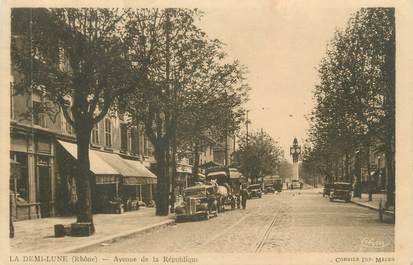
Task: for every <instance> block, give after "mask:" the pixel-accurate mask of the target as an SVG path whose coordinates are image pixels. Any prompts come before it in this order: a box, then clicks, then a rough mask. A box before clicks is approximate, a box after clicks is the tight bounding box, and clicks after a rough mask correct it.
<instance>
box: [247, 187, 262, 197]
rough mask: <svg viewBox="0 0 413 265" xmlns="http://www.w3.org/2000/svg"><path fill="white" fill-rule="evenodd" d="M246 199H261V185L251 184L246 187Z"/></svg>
mask: <svg viewBox="0 0 413 265" xmlns="http://www.w3.org/2000/svg"><path fill="white" fill-rule="evenodd" d="M247 189H248V199H251V198H253V197H257V198H261V197H262V189H261V184H252V185H249V186H248V188H247Z"/></svg>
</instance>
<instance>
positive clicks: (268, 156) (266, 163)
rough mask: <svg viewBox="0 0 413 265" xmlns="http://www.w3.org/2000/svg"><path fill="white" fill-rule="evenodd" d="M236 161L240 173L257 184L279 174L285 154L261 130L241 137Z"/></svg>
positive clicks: (235, 154) (235, 155)
mask: <svg viewBox="0 0 413 265" xmlns="http://www.w3.org/2000/svg"><path fill="white" fill-rule="evenodd" d="M234 161H235V163H236V164H237V165H238V168H239V170H240V172H241V173H242V174H243V175H244V176H245V177H247V178H249V179H251V181H252V182H253V183H255V182H256V181H257V179H258V178H262V177H265V176H273V175H276V174H277V173H279V171H280V165H281V162H282V161H284V153H283V151H282V149H281V147H280V146H279V145H278V143H277V142H276V141H275V140H274V139H273V138H271V136H270V135H268V134H267V133H265V132H264V131H263V130H261V131H260V132H252V133H250V134H248V135H243V136H241V137H240V139H239V147H238V150H237V151H236V152H235V153H234ZM284 163H285V162H284ZM284 163H283V165H284ZM287 171H288V170H287ZM282 173H284V167H283V172H282Z"/></svg>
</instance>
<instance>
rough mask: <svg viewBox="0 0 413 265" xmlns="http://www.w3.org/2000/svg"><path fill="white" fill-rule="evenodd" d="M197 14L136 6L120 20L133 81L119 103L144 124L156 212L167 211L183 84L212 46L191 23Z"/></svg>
mask: <svg viewBox="0 0 413 265" xmlns="http://www.w3.org/2000/svg"><path fill="white" fill-rule="evenodd" d="M200 15H201V14H200V12H199V11H197V10H190V9H141V10H136V11H134V12H132V13H131V14H130V16H129V19H128V22H127V23H126V28H125V29H126V30H125V40H126V42H127V43H128V46H129V54H128V56H129V60H130V61H131V62H132V63H133V65H134V71H135V78H136V79H139V82H138V86H137V89H135V93H134V94H133V95H132V96H131V97H129V98H127V104H125V107H126V110H127V111H128V112H130V113H131V114H132V116H133V117H134V119H135V120H136V121H137V122H140V123H143V124H144V125H145V131H146V134H147V135H148V137H149V139H150V141H151V142H152V144H153V145H154V148H155V158H156V161H157V173H158V188H157V208H156V213H157V214H158V215H166V214H168V205H169V203H168V202H169V190H170V165H171V157H170V154H171V146H172V149H176V145H175V144H174V140H175V138H176V135H177V130H178V128H177V121H178V120H179V119H180V114H181V113H182V106H183V104H184V103H183V102H185V101H186V100H188V98H187V95H188V90H189V89H191V87H190V86H189V85H190V84H193V83H195V81H194V80H195V79H197V78H199V76H201V75H202V74H203V73H202V71H204V70H205V69H206V67H203V65H205V64H208V63H209V61H208V60H210V59H211V58H213V56H211V55H210V54H211V53H212V54H216V52H215V49H216V48H215V46H216V45H215V44H213V43H212V44H211V42H210V41H209V39H208V38H207V36H206V34H205V33H204V32H203V31H202V30H200V29H199V28H198V27H197V26H196V25H195V20H196V19H198V18H199V17H200ZM131 103H132V104H131ZM171 142H172V145H171ZM172 153H173V154H175V153H176V150H173V151H172ZM172 160H173V161H172V163H175V158H174V157H173V159H172Z"/></svg>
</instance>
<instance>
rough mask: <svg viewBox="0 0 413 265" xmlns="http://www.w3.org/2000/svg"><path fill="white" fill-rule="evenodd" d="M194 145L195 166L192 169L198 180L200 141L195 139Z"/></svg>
mask: <svg viewBox="0 0 413 265" xmlns="http://www.w3.org/2000/svg"><path fill="white" fill-rule="evenodd" d="M195 141H196V143H195V146H194V166H193V169H192V173H193V174H194V176H195V180H196V181H198V173H199V141H198V140H195Z"/></svg>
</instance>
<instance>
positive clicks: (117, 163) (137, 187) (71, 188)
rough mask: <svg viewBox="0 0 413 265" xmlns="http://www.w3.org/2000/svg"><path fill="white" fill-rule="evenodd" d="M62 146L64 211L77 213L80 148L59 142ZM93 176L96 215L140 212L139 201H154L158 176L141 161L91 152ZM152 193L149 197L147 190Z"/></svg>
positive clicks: (93, 198)
mask: <svg viewBox="0 0 413 265" xmlns="http://www.w3.org/2000/svg"><path fill="white" fill-rule="evenodd" d="M58 142H59V145H60V147H61V156H60V157H61V160H64V162H62V163H63V164H62V166H60V168H61V171H60V172H61V173H60V175H61V180H62V181H61V182H62V183H63V185H62V191H64V193H65V195H64V196H62V197H63V198H62V201H64V202H63V203H62V207H61V208H62V209H63V211H65V212H66V213H67V214H74V211H73V210H74V205H75V203H76V184H75V178H74V173H75V167H76V157H77V145H76V144H74V143H69V142H65V141H61V140H58ZM89 159H90V171H91V175H92V185H91V187H92V205H93V210H94V212H96V213H122V212H123V211H131V210H137V209H138V207H139V206H138V205H139V201H144V202H147V203H148V202H149V201H151V200H153V193H152V189H153V188H152V187H153V185H154V184H156V176H155V175H154V174H153V173H152V172H150V171H149V170H148V169H146V168H145V167H144V166H143V165H142V164H141V163H140V162H139V161H137V160H129V159H125V158H122V157H121V156H119V155H118V154H115V153H107V152H102V151H97V150H89ZM147 188H149V193H148V194H145V189H147Z"/></svg>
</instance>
